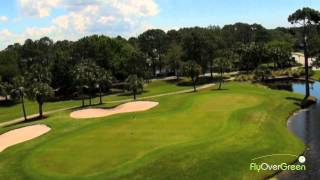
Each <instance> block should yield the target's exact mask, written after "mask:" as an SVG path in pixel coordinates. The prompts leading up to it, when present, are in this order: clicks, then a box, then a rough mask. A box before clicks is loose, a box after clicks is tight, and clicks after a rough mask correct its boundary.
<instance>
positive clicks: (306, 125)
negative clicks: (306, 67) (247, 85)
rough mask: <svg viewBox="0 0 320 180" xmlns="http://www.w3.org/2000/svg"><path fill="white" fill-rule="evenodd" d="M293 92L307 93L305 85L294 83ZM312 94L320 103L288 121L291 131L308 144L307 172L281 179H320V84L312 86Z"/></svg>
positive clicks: (288, 173)
mask: <svg viewBox="0 0 320 180" xmlns="http://www.w3.org/2000/svg"><path fill="white" fill-rule="evenodd" d="M290 90H292V91H293V92H297V93H301V94H304V93H305V85H304V84H301V83H292V84H291V89H290ZM310 90H311V91H310V93H311V95H312V96H314V97H316V98H317V99H318V103H317V104H315V105H312V106H311V107H309V108H308V109H304V110H301V111H299V112H298V113H296V114H295V115H294V116H292V117H291V118H290V119H289V121H288V128H289V130H290V131H291V132H292V133H294V134H295V135H296V136H298V137H299V138H301V139H302V140H303V141H304V143H305V144H306V151H305V154H304V156H305V157H306V166H307V170H306V171H299V172H292V171H291V172H283V173H280V174H279V175H278V176H277V177H278V178H279V179H320V103H319V100H320V82H318V81H316V82H315V83H313V84H311V86H310Z"/></svg>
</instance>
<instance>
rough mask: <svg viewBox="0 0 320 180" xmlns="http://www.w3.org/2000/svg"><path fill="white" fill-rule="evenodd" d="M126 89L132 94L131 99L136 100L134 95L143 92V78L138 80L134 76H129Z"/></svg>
mask: <svg viewBox="0 0 320 180" xmlns="http://www.w3.org/2000/svg"><path fill="white" fill-rule="evenodd" d="M126 83H127V89H128V90H129V91H131V92H132V94H133V99H134V100H136V95H137V93H138V92H141V91H142V90H143V83H144V80H143V78H139V77H138V76H137V75H136V74H133V75H129V77H128V78H127V80H126Z"/></svg>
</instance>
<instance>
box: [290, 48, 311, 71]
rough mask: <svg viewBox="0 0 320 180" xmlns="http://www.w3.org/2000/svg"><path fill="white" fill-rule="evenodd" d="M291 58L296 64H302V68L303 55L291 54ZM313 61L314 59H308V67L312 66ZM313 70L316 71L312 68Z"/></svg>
mask: <svg viewBox="0 0 320 180" xmlns="http://www.w3.org/2000/svg"><path fill="white" fill-rule="evenodd" d="M292 57H293V58H294V59H295V61H296V62H298V63H299V64H302V66H304V54H303V53H300V52H293V53H292ZM314 60H315V58H309V59H308V61H309V66H310V65H311V64H312V62H313V61H314ZM313 69H316V68H314V67H313Z"/></svg>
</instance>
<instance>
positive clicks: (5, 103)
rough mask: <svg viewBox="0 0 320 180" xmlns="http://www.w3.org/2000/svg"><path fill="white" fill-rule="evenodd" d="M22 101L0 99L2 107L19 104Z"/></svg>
mask: <svg viewBox="0 0 320 180" xmlns="http://www.w3.org/2000/svg"><path fill="white" fill-rule="evenodd" d="M19 103H20V102H16V101H10V100H8V101H6V100H3V101H0V107H10V106H14V105H17V104H19Z"/></svg>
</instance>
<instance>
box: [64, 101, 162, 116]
mask: <svg viewBox="0 0 320 180" xmlns="http://www.w3.org/2000/svg"><path fill="white" fill-rule="evenodd" d="M158 104H159V103H158V102H152V101H135V102H129V103H125V104H121V105H119V106H117V107H115V108H112V109H102V108H89V109H83V110H79V111H74V112H72V113H71V114H70V117H72V118H75V119H86V118H98V117H105V116H110V115H114V114H120V113H128V112H138V111H146V110H149V109H151V108H153V107H155V106H157V105H158Z"/></svg>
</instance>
